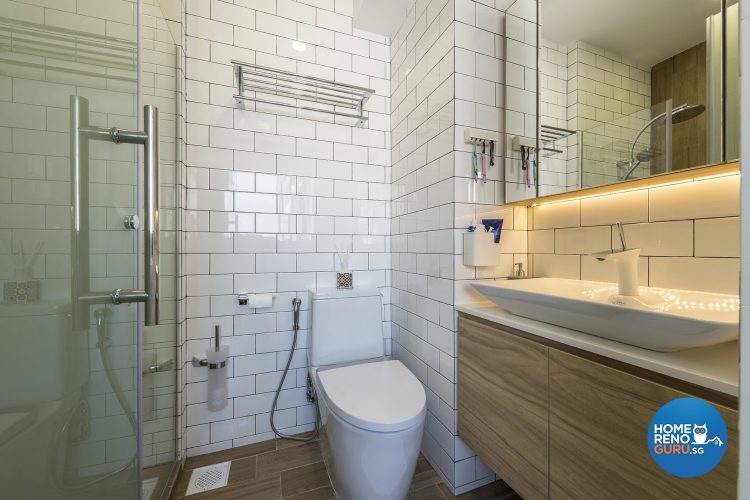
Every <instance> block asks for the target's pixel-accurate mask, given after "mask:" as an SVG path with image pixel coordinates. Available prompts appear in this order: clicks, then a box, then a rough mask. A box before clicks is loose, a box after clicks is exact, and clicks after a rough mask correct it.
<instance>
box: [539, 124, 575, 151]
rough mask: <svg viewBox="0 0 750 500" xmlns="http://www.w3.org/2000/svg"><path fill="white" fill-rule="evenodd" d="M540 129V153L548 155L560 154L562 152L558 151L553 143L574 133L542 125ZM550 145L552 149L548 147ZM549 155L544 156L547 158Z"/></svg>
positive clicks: (573, 131)
mask: <svg viewBox="0 0 750 500" xmlns="http://www.w3.org/2000/svg"><path fill="white" fill-rule="evenodd" d="M540 128H541V130H540V134H539V139H541V142H542V145H543V147H542V151H546V152H547V153H549V154H556V153H562V152H563V150H562V149H559V148H558V147H557V145H556V144H555V143H556V142H557V141H559V140H561V139H565V138H566V137H569V136H571V135H574V134H575V133H576V131H575V130H568V129H564V128H559V127H553V126H552V125H542V126H541V127H540ZM550 144H551V145H552V147H550V146H549V145H550ZM549 154H548V155H546V156H549Z"/></svg>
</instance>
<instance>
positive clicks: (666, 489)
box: [458, 314, 738, 500]
mask: <svg viewBox="0 0 750 500" xmlns="http://www.w3.org/2000/svg"><path fill="white" fill-rule="evenodd" d="M688 396H694V397H701V398H703V399H706V400H708V401H709V402H711V403H712V404H713V405H714V407H715V408H716V409H717V410H718V411H719V412H720V413H721V414H722V416H723V417H724V421H725V423H726V425H727V430H728V438H729V439H728V441H729V442H728V446H727V451H726V453H725V455H724V458H723V459H722V461H721V463H720V464H719V465H718V466H717V467H716V468H715V469H714V470H712V471H711V472H709V473H708V474H706V475H704V476H701V477H698V478H690V479H685V478H678V477H675V476H672V475H670V474H668V473H666V472H664V471H663V470H662V469H661V468H659V466H658V465H656V463H655V462H654V461H653V459H652V458H651V455H650V453H649V450H648V446H647V435H648V434H647V433H648V425H649V422H650V421H651V418H652V417H653V415H654V413H655V412H656V410H658V409H659V408H660V407H661V406H662V405H663V404H665V403H667V402H669V401H671V400H673V399H675V398H680V397H688ZM737 417H738V414H737V410H736V399H733V398H731V397H729V396H724V395H721V394H719V393H714V392H713V391H709V390H706V389H702V388H699V387H697V386H691V385H689V384H687V383H684V382H681V381H678V380H675V379H671V378H668V377H666V376H663V375H659V374H655V373H653V372H649V371H647V370H644V369H641V368H637V367H632V366H630V365H626V364H624V363H620V362H617V361H613V360H610V359H608V358H604V357H601V356H597V355H594V354H591V353H588V352H585V351H580V350H578V349H575V348H571V347H569V346H566V345H563V344H558V343H555V342H552V341H548V340H546V339H542V338H540V337H535V336H533V335H530V334H528V333H525V332H520V331H516V330H512V329H509V328H505V327H502V326H500V325H497V324H494V323H490V322H488V321H485V320H482V319H479V318H474V317H472V316H467V315H465V314H461V315H460V316H459V334H458V433H459V436H460V437H461V438H462V439H463V440H464V441H466V443H467V444H468V445H469V446H470V447H471V448H472V449H473V450H474V451H476V452H477V453H478V454H479V456H480V457H481V458H482V459H483V460H484V461H485V462H486V463H487V464H488V465H489V466H490V467H491V468H492V469H493V470H494V471H495V472H496V473H497V474H498V475H499V476H500V477H501V478H502V479H503V480H505V482H507V483H508V484H509V485H510V486H511V487H512V488H513V489H514V490H515V491H516V492H517V493H518V494H519V495H521V496H522V497H523V498H524V499H527V500H529V499H537V498H552V499H555V500H557V499H570V500H585V499H602V498H607V499H619V498H621V499H629V500H630V499H635V498H638V499H640V498H658V499H660V500H662V499H691V498H695V499H701V500H704V499H706V498H711V499H725V498H735V497H736V487H737V464H738V432H737Z"/></svg>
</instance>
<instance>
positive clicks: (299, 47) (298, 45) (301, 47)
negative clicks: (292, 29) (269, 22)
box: [292, 42, 307, 52]
mask: <svg viewBox="0 0 750 500" xmlns="http://www.w3.org/2000/svg"><path fill="white" fill-rule="evenodd" d="M292 48H293V49H294V50H296V51H298V52H304V51H305V49H306V48H307V45H305V44H304V43H302V42H292Z"/></svg>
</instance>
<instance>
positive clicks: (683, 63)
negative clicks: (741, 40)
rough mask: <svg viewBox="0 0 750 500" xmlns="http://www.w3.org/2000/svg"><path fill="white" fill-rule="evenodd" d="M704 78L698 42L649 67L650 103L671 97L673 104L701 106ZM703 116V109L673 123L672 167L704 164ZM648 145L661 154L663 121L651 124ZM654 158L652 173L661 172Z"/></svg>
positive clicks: (702, 50) (661, 164) (701, 47)
mask: <svg viewBox="0 0 750 500" xmlns="http://www.w3.org/2000/svg"><path fill="white" fill-rule="evenodd" d="M706 79H707V74H706V43H705V42H702V43H699V44H698V45H696V46H694V47H691V48H689V49H687V50H685V51H684V52H681V53H679V54H677V55H675V56H673V57H670V58H669V59H666V60H664V61H662V62H660V63H658V64H656V65H654V66H653V67H652V68H651V102H652V103H653V104H657V103H661V102H664V101H666V100H667V99H670V98H671V99H672V105H673V106H680V105H682V104H685V103H687V104H703V105H704V106H705V105H706V101H707V97H706ZM707 116H708V113H706V112H704V113H703V114H701V115H700V116H697V117H695V118H693V119H691V120H688V121H686V122H683V123H678V124H675V125H674V127H673V132H672V165H673V168H674V170H679V169H683V168H688V167H696V166H700V165H705V164H706V163H708V160H707V151H708V148H707V127H708V121H707ZM651 146H652V148H654V149H655V150H656V151H657V152H662V153H663V151H664V146H665V145H664V125H663V122H659V123H657V124H654V126H653V128H652V135H651ZM636 153H637V151H636ZM657 158H658V159H657V160H655V161H653V162H652V164H651V167H652V173H659V172H664V166H665V165H664V161H663V157H662V156H658V157H657ZM659 159H660V160H661V161H660V160H659Z"/></svg>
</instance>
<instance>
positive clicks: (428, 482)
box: [410, 454, 442, 491]
mask: <svg viewBox="0 0 750 500" xmlns="http://www.w3.org/2000/svg"><path fill="white" fill-rule="evenodd" d="M441 482H442V480H441V479H440V476H438V473H437V472H435V469H433V468H432V466H431V465H430V462H428V461H427V459H426V458H424V456H423V455H421V454H420V455H419V460H417V467H416V468H415V470H414V478H413V479H412V481H411V488H410V491H418V490H421V489H423V488H429V487H430V486H434V485H438V484H440V483H441Z"/></svg>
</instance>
